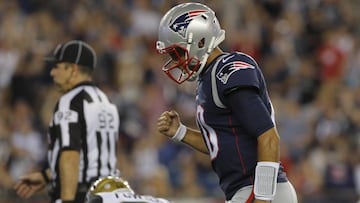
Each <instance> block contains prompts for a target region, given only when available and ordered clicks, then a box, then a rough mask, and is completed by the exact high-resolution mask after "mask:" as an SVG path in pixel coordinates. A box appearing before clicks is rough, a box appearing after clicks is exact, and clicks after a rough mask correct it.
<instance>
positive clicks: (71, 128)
mask: <svg viewBox="0 0 360 203" xmlns="http://www.w3.org/2000/svg"><path fill="white" fill-rule="evenodd" d="M77 100H81V98H77V99H75V100H73V101H72V102H71V103H69V104H66V103H62V102H61V100H60V102H59V108H58V110H57V112H55V114H54V124H55V125H57V126H58V129H59V132H58V133H59V134H58V136H59V137H60V142H61V143H60V146H61V149H62V150H80V148H81V139H82V136H83V135H82V134H84V133H83V132H84V127H85V126H84V122H82V120H83V113H82V112H83V102H82V100H81V101H77ZM85 131H86V130H85Z"/></svg>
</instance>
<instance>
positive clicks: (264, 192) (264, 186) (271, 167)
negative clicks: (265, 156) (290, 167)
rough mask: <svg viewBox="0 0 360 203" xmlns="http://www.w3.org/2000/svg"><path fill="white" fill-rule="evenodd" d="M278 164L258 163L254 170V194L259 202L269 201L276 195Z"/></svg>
mask: <svg viewBox="0 0 360 203" xmlns="http://www.w3.org/2000/svg"><path fill="white" fill-rule="evenodd" d="M279 167H280V163H277V162H271V161H260V162H258V163H257V165H256V169H255V182H254V194H255V198H256V199H259V200H267V201H271V200H273V199H274V197H275V194H276V184H277V176H278V171H279Z"/></svg>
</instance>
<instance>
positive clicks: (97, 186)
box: [89, 176, 134, 195]
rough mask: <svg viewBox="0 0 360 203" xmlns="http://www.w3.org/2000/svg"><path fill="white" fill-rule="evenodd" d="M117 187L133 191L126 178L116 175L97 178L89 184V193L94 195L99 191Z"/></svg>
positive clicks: (107, 190) (109, 190)
mask: <svg viewBox="0 0 360 203" xmlns="http://www.w3.org/2000/svg"><path fill="white" fill-rule="evenodd" d="M118 189H125V190H128V191H130V192H131V193H134V191H133V190H132V189H131V187H130V185H129V183H128V182H127V181H126V180H124V179H122V178H120V177H116V176H106V177H103V178H100V179H98V180H97V181H95V182H94V183H93V184H92V185H91V187H90V189H89V193H90V195H95V194H96V193H99V192H112V191H114V190H118Z"/></svg>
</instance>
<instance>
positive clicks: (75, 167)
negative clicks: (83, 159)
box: [59, 150, 80, 201]
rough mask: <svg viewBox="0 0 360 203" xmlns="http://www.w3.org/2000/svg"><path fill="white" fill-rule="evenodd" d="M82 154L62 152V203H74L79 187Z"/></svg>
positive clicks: (60, 165)
mask: <svg viewBox="0 0 360 203" xmlns="http://www.w3.org/2000/svg"><path fill="white" fill-rule="evenodd" d="M79 163H80V152H79V151H77V150H62V151H61V154H60V163H59V169H60V171H59V172H60V185H61V193H60V198H61V200H62V201H74V200H75V196H76V191H77V185H78V174H79Z"/></svg>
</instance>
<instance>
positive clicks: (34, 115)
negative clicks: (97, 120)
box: [0, 0, 360, 203]
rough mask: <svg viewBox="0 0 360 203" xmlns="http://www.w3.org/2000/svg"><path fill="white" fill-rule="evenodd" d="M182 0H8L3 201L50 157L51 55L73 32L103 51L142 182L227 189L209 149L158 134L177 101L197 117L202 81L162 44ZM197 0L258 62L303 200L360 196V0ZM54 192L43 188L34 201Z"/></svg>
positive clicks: (101, 68)
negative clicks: (182, 72)
mask: <svg viewBox="0 0 360 203" xmlns="http://www.w3.org/2000/svg"><path fill="white" fill-rule="evenodd" d="M182 2H186V1H181V0H103V1H100V0H51V1H47V0H13V1H8V0H0V202H1V203H4V202H24V201H23V200H19V199H17V198H16V196H15V194H14V193H13V191H12V186H13V183H14V181H16V180H17V179H18V178H19V176H21V175H22V174H25V173H27V172H30V171H33V170H37V169H39V168H41V167H42V166H43V165H44V164H46V144H47V143H46V139H47V137H46V130H47V125H48V122H49V120H50V116H51V115H52V109H53V107H54V105H55V103H54V102H56V99H57V98H58V96H59V93H58V92H57V91H56V89H55V88H54V86H53V85H52V80H51V78H50V76H49V70H50V68H51V67H50V65H49V64H46V63H44V61H43V58H44V57H45V56H47V55H48V54H49V53H50V52H51V50H50V49H51V48H52V47H55V46H56V44H58V43H61V42H63V41H66V40H69V39H82V40H84V41H86V42H88V43H89V44H91V45H92V46H93V47H94V48H95V49H96V52H97V53H98V68H97V70H96V74H95V78H96V82H97V83H98V84H100V86H101V87H102V88H103V89H104V90H105V91H106V93H107V94H108V95H109V96H110V97H111V99H112V100H113V101H114V102H115V103H116V104H117V105H118V107H119V111H120V114H121V138H120V139H121V142H120V145H121V148H120V152H119V168H120V170H121V173H122V175H123V176H124V177H125V178H126V179H127V180H128V181H129V182H130V184H131V185H132V187H133V188H134V189H135V191H137V192H139V193H146V194H150V195H155V196H162V197H168V198H184V197H189V198H213V199H214V201H216V200H217V199H221V198H222V197H223V196H222V193H221V191H220V189H219V187H218V184H217V181H218V180H217V178H216V177H215V175H214V173H213V172H212V170H211V165H210V160H209V159H208V157H207V156H205V155H202V154H199V153H194V152H193V151H192V150H191V149H188V148H186V147H184V146H183V145H177V144H174V143H172V142H171V141H169V140H168V139H166V138H164V137H162V136H159V135H157V134H156V132H155V125H156V120H157V117H158V116H159V115H160V114H161V112H162V111H164V110H168V109H171V108H174V109H177V110H178V111H180V112H182V115H183V117H182V119H183V120H184V122H186V123H187V124H188V125H193V126H195V125H196V124H195V123H194V122H195V119H194V117H193V114H194V112H195V106H194V102H193V101H194V84H191V83H185V84H183V85H181V86H177V85H176V84H175V83H173V82H172V81H170V80H169V79H168V78H166V76H165V74H163V73H162V71H161V66H162V64H163V62H164V61H163V60H162V58H160V56H159V55H157V53H156V51H155V41H156V37H157V28H158V23H159V21H160V18H161V16H162V15H163V14H164V13H165V11H167V10H168V9H169V8H170V7H172V6H173V5H175V4H178V3H182ZM199 2H202V3H205V4H207V5H209V6H210V7H211V8H213V9H214V10H215V11H216V12H217V16H218V18H219V20H220V21H221V24H222V27H223V28H224V29H225V30H226V41H225V43H223V44H222V48H223V49H224V50H228V51H230V50H238V51H243V52H245V53H248V54H249V55H251V56H253V57H254V58H255V59H256V60H257V61H258V62H259V65H260V67H261V68H262V70H263V72H264V74H265V78H266V80H267V82H268V85H269V87H268V88H269V91H270V96H271V97H272V100H273V103H274V107H275V109H276V112H277V114H276V117H277V125H278V130H279V133H280V136H281V140H282V147H281V148H282V157H281V159H282V162H283V164H284V166H285V170H286V171H287V173H288V175H289V178H290V179H291V180H292V182H293V184H294V186H295V188H296V189H297V192H298V196H299V201H300V202H303V203H317V202H319V203H321V202H332V203H337V202H356V201H357V200H358V199H360V12H359V11H360V2H359V1H358V0H223V1H219V0H217V1H216V0H208V1H199ZM45 200H46V195H45V194H40V195H39V196H37V197H35V198H33V199H32V200H29V201H27V202H33V203H38V202H41V201H45ZM208 202H209V201H208ZM217 202H221V201H217Z"/></svg>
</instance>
